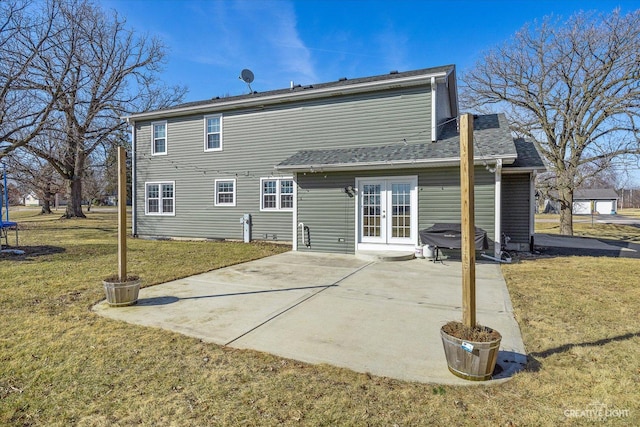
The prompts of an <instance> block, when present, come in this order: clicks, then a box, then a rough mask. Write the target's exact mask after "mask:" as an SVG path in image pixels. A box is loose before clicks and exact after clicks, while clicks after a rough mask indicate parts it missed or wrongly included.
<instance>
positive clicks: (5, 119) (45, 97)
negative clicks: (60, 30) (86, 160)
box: [0, 0, 69, 158]
mask: <svg viewBox="0 0 640 427" xmlns="http://www.w3.org/2000/svg"><path fill="white" fill-rule="evenodd" d="M59 12H60V11H59V9H58V7H57V5H56V4H51V5H49V6H48V7H43V8H41V9H37V10H35V9H34V7H33V5H32V3H31V2H30V1H12V0H9V1H0V158H2V157H4V156H5V155H6V154H8V153H10V152H11V151H13V150H15V149H16V148H18V147H21V146H24V145H26V144H28V143H29V141H31V140H32V139H33V138H34V137H36V136H37V135H38V134H39V133H40V132H41V131H42V130H43V129H44V128H45V127H46V125H47V120H48V118H49V114H50V113H51V112H52V111H53V109H54V106H55V102H56V100H57V94H58V93H59V89H60V87H59V85H56V82H51V81H47V80H46V78H45V76H44V75H43V74H42V73H38V72H36V68H37V67H36V63H37V61H38V57H39V55H41V54H43V53H45V52H49V51H50V49H51V48H52V44H51V43H52V41H53V38H55V37H57V36H59V34H57V33H56V31H57V29H55V28H54V27H53V22H55V21H56V20H57V19H58V14H59ZM68 65H69V64H65V63H61V64H59V74H60V75H61V76H64V75H65V74H66V72H67V71H68V70H69V68H68ZM59 80H60V79H58V81H59Z"/></svg>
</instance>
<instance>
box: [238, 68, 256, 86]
mask: <svg viewBox="0 0 640 427" xmlns="http://www.w3.org/2000/svg"><path fill="white" fill-rule="evenodd" d="M240 78H241V79H242V80H243V81H244V82H245V83H246V84H251V83H252V82H253V72H252V71H251V70H249V69H248V68H245V69H244V70H242V71H241V72H240Z"/></svg>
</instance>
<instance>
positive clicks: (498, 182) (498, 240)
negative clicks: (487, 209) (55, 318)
mask: <svg viewBox="0 0 640 427" xmlns="http://www.w3.org/2000/svg"><path fill="white" fill-rule="evenodd" d="M494 199H495V227H494V228H495V236H494V239H493V240H494V242H495V243H494V246H493V253H494V255H495V257H496V258H498V259H499V258H500V252H501V251H502V159H498V160H497V161H496V172H495V198H494Z"/></svg>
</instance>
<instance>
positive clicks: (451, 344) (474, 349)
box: [440, 326, 502, 381]
mask: <svg viewBox="0 0 640 427" xmlns="http://www.w3.org/2000/svg"><path fill="white" fill-rule="evenodd" d="M444 329H445V327H444V326H443V327H442V329H440V336H441V337H442V345H443V346H444V353H445V356H446V358H447V365H448V367H449V371H450V372H451V373H452V374H453V375H455V376H457V377H460V378H463V379H465V380H470V381H486V380H490V379H491V376H492V375H493V370H494V368H495V366H496V361H497V360H498V351H499V350H500V341H501V340H502V336H501V335H500V334H499V333H498V332H497V331H494V330H492V329H490V328H486V329H487V330H489V331H490V332H491V335H493V337H494V339H492V340H490V341H470V340H463V339H461V338H457V337H455V336H453V335H450V334H449V333H447V332H445V330H444Z"/></svg>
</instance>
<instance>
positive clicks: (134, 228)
mask: <svg viewBox="0 0 640 427" xmlns="http://www.w3.org/2000/svg"><path fill="white" fill-rule="evenodd" d="M127 123H128V124H130V125H131V235H132V236H133V237H137V236H138V215H137V213H136V212H137V209H136V202H137V200H136V122H135V121H132V122H130V123H129V118H127Z"/></svg>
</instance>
